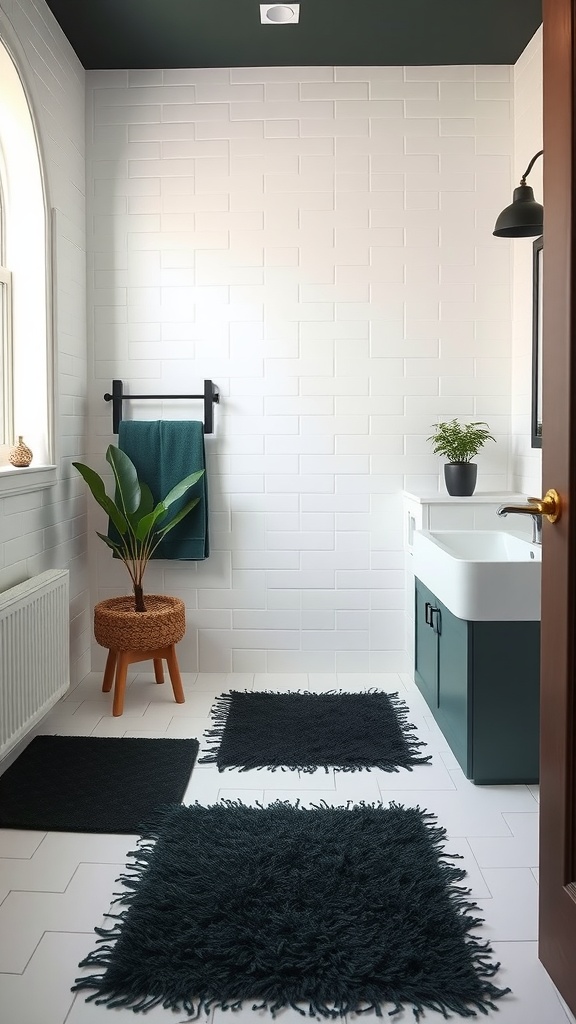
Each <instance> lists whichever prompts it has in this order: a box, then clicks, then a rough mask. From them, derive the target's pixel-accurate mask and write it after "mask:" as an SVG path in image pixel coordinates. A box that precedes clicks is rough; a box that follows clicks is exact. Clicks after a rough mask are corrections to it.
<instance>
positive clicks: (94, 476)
mask: <svg viewBox="0 0 576 1024" xmlns="http://www.w3.org/2000/svg"><path fill="white" fill-rule="evenodd" d="M106 461H107V462H108V463H109V464H110V466H111V467H112V472H113V473H114V479H115V482H116V494H115V498H110V497H109V495H108V494H107V493H106V487H105V484H104V481H103V480H102V477H101V476H99V474H98V473H96V471H95V470H93V469H90V466H85V465H84V463H82V462H73V463H72V465H73V466H74V467H75V468H76V469H77V470H78V472H79V473H80V475H81V476H82V477H83V479H84V480H85V481H86V483H87V484H88V487H89V488H90V490H91V492H92V495H93V497H94V498H95V499H96V501H97V502H98V504H99V505H100V506H101V507H102V508H103V509H104V511H105V512H107V513H108V516H109V517H110V519H111V521H112V522H113V523H114V526H115V527H116V530H117V531H118V535H119V540H111V538H110V537H107V536H106V534H104V533H98V531H96V533H97V535H98V537H100V539H101V540H103V541H104V543H105V544H107V545H108V547H109V548H112V550H113V551H114V553H115V554H116V555H118V558H121V559H122V561H123V562H124V565H125V566H126V568H127V570H128V573H129V575H130V579H131V580H132V585H133V588H134V610H135V611H137V612H145V611H146V605H145V603H144V593H143V590H142V578H143V576H144V572H145V570H146V566H147V564H148V562H149V560H150V558H151V557H152V555H153V554H154V552H155V550H156V548H157V547H158V545H159V544H160V542H161V540H162V539H163V538H164V537H165V536H166V534H167V533H168V532H169V531H170V530H172V529H173V528H174V527H175V526H176V525H177V523H179V522H180V521H181V520H182V519H184V516H187V515H188V513H189V512H190V511H191V510H192V509H193V508H194V506H195V505H197V504H198V502H199V501H200V498H199V497H195V498H191V499H190V501H188V502H187V503H186V505H184V507H183V508H181V509H180V510H179V511H178V512H177V513H176V515H175V516H174V517H173V518H172V519H170V520H169V522H166V520H165V517H166V513H167V512H168V509H169V508H170V506H171V505H173V504H174V502H175V501H178V499H179V498H183V497H184V495H185V494H186V493H187V491H189V490H190V488H191V487H193V486H194V484H196V483H197V482H198V480H199V479H200V477H201V476H202V474H203V473H204V470H203V469H201V470H199V471H198V472H197V473H191V474H190V476H187V477H185V478H184V479H183V480H181V481H180V483H178V484H176V486H175V487H173V488H172V490H171V491H170V492H169V493H168V494H167V495H166V497H165V498H163V500H162V501H159V502H158V504H157V505H154V499H153V497H152V492H151V491H150V488H149V487H148V485H147V484H145V483H144V482H143V481H140V480H139V479H138V473H137V471H136V467H135V465H134V463H133V462H132V460H131V459H129V458H128V456H127V455H126V453H125V452H123V451H121V449H120V448H117V447H116V445H113V444H111V445H109V446H108V449H107V451H106Z"/></svg>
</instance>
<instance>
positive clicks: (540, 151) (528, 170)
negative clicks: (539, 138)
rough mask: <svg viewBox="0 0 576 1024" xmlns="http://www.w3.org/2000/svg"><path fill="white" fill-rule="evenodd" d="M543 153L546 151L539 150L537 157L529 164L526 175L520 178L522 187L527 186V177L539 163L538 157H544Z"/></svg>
mask: <svg viewBox="0 0 576 1024" xmlns="http://www.w3.org/2000/svg"><path fill="white" fill-rule="evenodd" d="M543 152H544V150H543V149H539V150H538V152H537V153H535V155H534V156H533V157H532V159H531V161H530V163H529V164H528V167H527V168H526V170H525V171H524V174H523V175H522V177H521V178H520V184H521V185H525V184H526V178H527V177H528V175H529V174H530V171H531V170H532V168H533V167H534V164H535V163H536V161H537V159H538V157H539V156H542V154H543Z"/></svg>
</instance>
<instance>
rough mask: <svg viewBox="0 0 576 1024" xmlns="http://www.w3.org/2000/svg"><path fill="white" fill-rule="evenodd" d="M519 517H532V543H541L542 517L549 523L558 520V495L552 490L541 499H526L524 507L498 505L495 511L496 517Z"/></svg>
mask: <svg viewBox="0 0 576 1024" xmlns="http://www.w3.org/2000/svg"><path fill="white" fill-rule="evenodd" d="M509 514H512V515H515V514H517V515H521V516H532V543H533V544H541V543H542V517H543V516H546V518H547V519H548V521H549V522H550V523H555V522H556V520H557V519H559V518H560V495H559V494H558V491H555V490H553V489H551V490H549V491H547V492H546V494H545V495H544V497H543V498H528V501H527V502H526V504H525V505H500V507H499V508H498V509H496V515H497V516H507V515H509Z"/></svg>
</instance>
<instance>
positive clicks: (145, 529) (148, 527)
mask: <svg viewBox="0 0 576 1024" xmlns="http://www.w3.org/2000/svg"><path fill="white" fill-rule="evenodd" d="M165 512H166V509H165V508H164V503H163V502H162V501H160V502H158V504H157V505H156V508H154V509H152V512H149V513H148V515H146V516H142V519H141V520H140V522H139V523H138V526H137V527H136V540H145V539H146V537H148V536H149V535H150V533H151V532H152V530H153V529H154V524H155V522H156V520H157V519H159V518H160V516H163V515H164V513H165Z"/></svg>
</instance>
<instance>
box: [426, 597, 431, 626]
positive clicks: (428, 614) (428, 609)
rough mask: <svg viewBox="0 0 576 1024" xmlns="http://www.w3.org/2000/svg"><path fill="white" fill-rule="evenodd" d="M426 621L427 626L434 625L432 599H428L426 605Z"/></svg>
mask: <svg viewBox="0 0 576 1024" xmlns="http://www.w3.org/2000/svg"><path fill="white" fill-rule="evenodd" d="M424 621H425V623H426V625H427V626H431V625H432V605H431V604H430V601H426V604H425V605H424Z"/></svg>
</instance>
